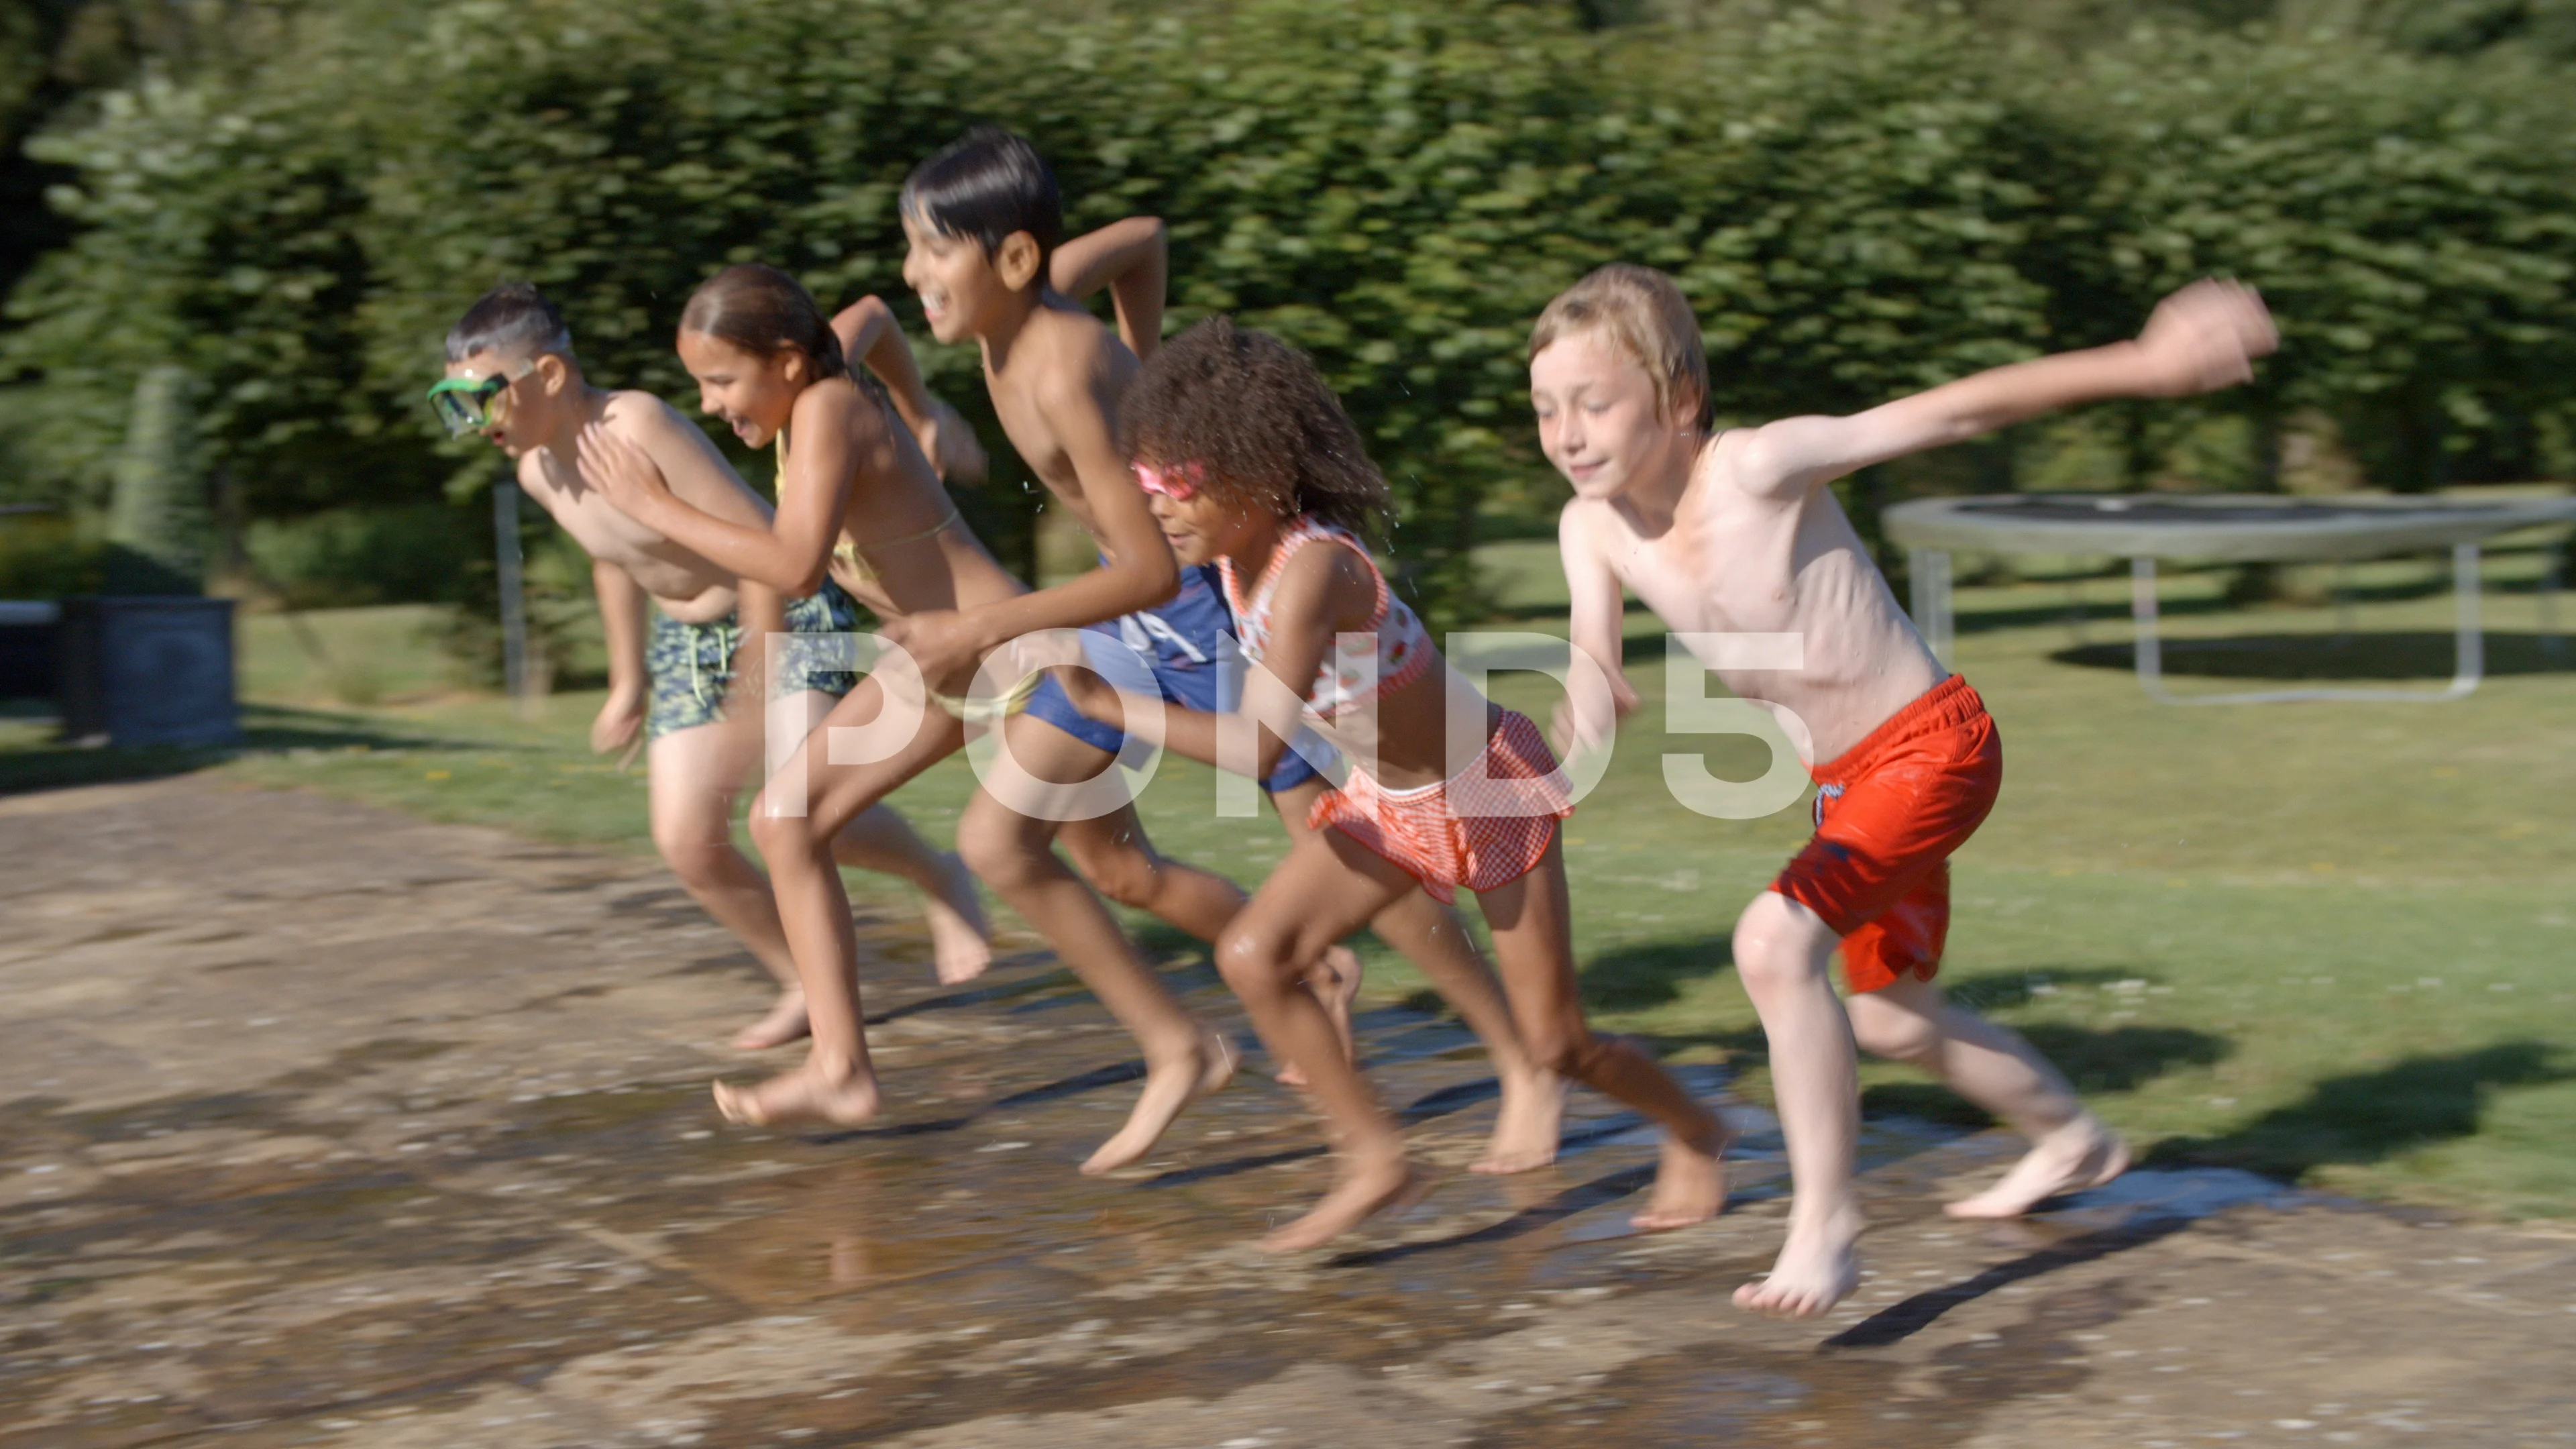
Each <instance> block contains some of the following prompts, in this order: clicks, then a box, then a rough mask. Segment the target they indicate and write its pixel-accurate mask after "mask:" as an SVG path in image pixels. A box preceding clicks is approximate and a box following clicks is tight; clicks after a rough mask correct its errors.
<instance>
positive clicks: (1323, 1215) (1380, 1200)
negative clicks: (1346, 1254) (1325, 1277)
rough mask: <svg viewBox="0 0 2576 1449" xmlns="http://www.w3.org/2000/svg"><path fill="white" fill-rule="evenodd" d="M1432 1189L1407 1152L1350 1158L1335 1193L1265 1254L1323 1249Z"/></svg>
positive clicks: (1272, 1237)
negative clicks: (1326, 1245)
mask: <svg viewBox="0 0 2576 1449" xmlns="http://www.w3.org/2000/svg"><path fill="white" fill-rule="evenodd" d="M1430 1187H1431V1178H1430V1177H1429V1175H1428V1174H1425V1173H1424V1172H1422V1171H1421V1170H1420V1169H1419V1168H1416V1167H1415V1166H1414V1165H1413V1164H1412V1163H1411V1162H1410V1161H1407V1160H1406V1158H1405V1156H1404V1153H1403V1151H1402V1149H1400V1148H1399V1149H1398V1150H1397V1151H1396V1153H1395V1155H1394V1156H1392V1157H1383V1158H1369V1159H1359V1158H1346V1159H1344V1161H1343V1164H1342V1171H1341V1174H1340V1176H1339V1177H1338V1178H1336V1179H1335V1181H1334V1183H1333V1190H1332V1191H1331V1192H1328V1193H1326V1194H1324V1199H1323V1201H1321V1202H1319V1203H1316V1204H1315V1205H1314V1207H1312V1208H1311V1209H1309V1210H1308V1211H1307V1213H1306V1215H1305V1216H1304V1217H1302V1218H1299V1219H1298V1220H1297V1221H1295V1222H1293V1223H1290V1224H1289V1225H1288V1226H1286V1227H1284V1228H1281V1229H1279V1230H1277V1231H1276V1232H1273V1233H1271V1234H1269V1235H1268V1236H1266V1237H1264V1238H1263V1239H1262V1240H1261V1247H1262V1250H1263V1251H1265V1252H1271V1253H1294V1252H1297V1251H1299V1250H1301V1249H1305V1248H1320V1247H1322V1246H1323V1245H1324V1244H1326V1243H1329V1242H1331V1241H1332V1240H1333V1239H1335V1238H1338V1237H1340V1236H1341V1235H1342V1234H1344V1233H1347V1232H1349V1231H1350V1230H1351V1229H1353V1228H1356V1227H1358V1226H1359V1225H1360V1224H1362V1223H1364V1222H1367V1221H1368V1220H1369V1219H1370V1218H1373V1217H1375V1216H1377V1215H1378V1214H1379V1213H1382V1212H1385V1211H1388V1210H1389V1209H1391V1208H1397V1207H1401V1206H1403V1205H1405V1204H1407V1203H1410V1202H1413V1201H1415V1200H1416V1199H1418V1198H1420V1197H1421V1196H1422V1194H1423V1193H1424V1192H1426V1191H1428V1190H1429V1189H1430Z"/></svg>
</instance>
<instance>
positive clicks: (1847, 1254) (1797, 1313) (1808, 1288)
mask: <svg viewBox="0 0 2576 1449" xmlns="http://www.w3.org/2000/svg"><path fill="white" fill-rule="evenodd" d="M1860 1229H1861V1218H1860V1213H1859V1212H1858V1211H1857V1210H1856V1209H1846V1210H1845V1211H1843V1212H1842V1213H1839V1214H1837V1215H1835V1216H1834V1217H1832V1218H1829V1219H1828V1220H1827V1221H1826V1222H1825V1223H1824V1224H1822V1225H1821V1226H1808V1225H1806V1224H1802V1223H1797V1222H1792V1223H1791V1224H1790V1225H1789V1241H1788V1242H1787V1243H1785V1244H1783V1245H1782V1246H1781V1248H1780V1257H1779V1259H1778V1260H1777V1261H1775V1262H1774V1263H1772V1265H1771V1271H1770V1273H1769V1274H1767V1275H1765V1276H1764V1277H1762V1278H1759V1279H1757V1280H1755V1281H1753V1282H1751V1283H1747V1284H1745V1285H1744V1286H1743V1287H1741V1288H1738V1289H1736V1290H1735V1306H1736V1307H1738V1308H1741V1309H1743V1310H1744V1311H1745V1312H1747V1313H1759V1314H1762V1315H1764V1316H1765V1317H1770V1318H1813V1317H1815V1316H1816V1315H1817V1314H1819V1313H1822V1312H1825V1311H1826V1310H1827V1309H1830V1308H1832V1307H1833V1306H1834V1305H1835V1304H1837V1303H1840V1302H1842V1301H1843V1300H1844V1299H1845V1298H1848V1297H1850V1296H1851V1291H1852V1290H1853V1289H1854V1288H1857V1287H1859V1286H1860V1254H1859V1253H1858V1252H1857V1251H1855V1250H1854V1246H1853V1245H1854V1244H1856V1243H1858V1242H1859V1241H1860Z"/></svg>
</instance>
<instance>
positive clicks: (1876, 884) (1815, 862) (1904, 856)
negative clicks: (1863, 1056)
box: [1771, 674, 2004, 992]
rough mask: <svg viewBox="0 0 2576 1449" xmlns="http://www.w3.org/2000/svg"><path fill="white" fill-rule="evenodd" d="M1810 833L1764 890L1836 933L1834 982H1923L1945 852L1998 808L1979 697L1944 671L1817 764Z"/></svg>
mask: <svg viewBox="0 0 2576 1449" xmlns="http://www.w3.org/2000/svg"><path fill="white" fill-rule="evenodd" d="M1812 773H1813V774H1814V775H1815V778H1816V785H1817V790H1816V835H1815V838H1814V839H1812V840H1810V841H1808V842H1807V846H1806V848H1805V849H1804V850H1801V851H1799V852H1798V854H1797V855H1796V856H1795V857H1794V858H1793V859H1791V860H1790V862H1789V866H1788V868H1787V869H1786V870H1783V871H1781V872H1780V878H1779V879H1778V880H1775V881H1773V882H1772V883H1771V889H1773V890H1775V891H1778V892H1779V893H1780V894H1782V895H1784V896H1787V897H1788V898H1789V899H1791V900H1793V901H1796V902H1797V903H1798V904H1800V905H1802V906H1805V907H1806V908H1807V909H1809V910H1811V911H1814V912H1815V913H1816V914H1817V915H1819V916H1821V917H1823V918H1824V922H1825V924H1826V925H1828V926H1830V927H1832V928H1833V931H1834V934H1836V935H1838V936H1840V937H1842V938H1843V979H1844V980H1845V981H1846V982H1848V983H1849V984H1850V986H1851V989H1852V990H1854V991H1856V992H1857V991H1878V990H1882V989H1884V988H1886V987H1889V986H1893V985H1895V984H1896V980H1897V978H1898V977H1900V976H1903V975H1905V974H1907V973H1908V972H1911V973H1913V974H1914V975H1915V976H1917V977H1919V978H1921V979H1922V980H1925V981H1929V980H1931V979H1932V974H1933V973H1934V972H1935V971H1937V970H1939V969H1940V965H1941V947H1942V943H1943V942H1944V940H1945V939H1947V937H1948V936H1949V934H1950V853H1951V852H1952V851H1955V850H1957V849H1958V848H1959V847H1960V846H1961V845H1964V844H1966V843H1967V839H1968V837H1969V836H1970V835H1972V834H1974V833H1975V832H1976V829H1977V827H1978V826H1979V825H1981V824H1983V823H1984V822H1985V818H1986V812H1987V811H1989V810H1992V809H1994V808H1995V794H1996V792H1997V791H1998V790H2000V789H2001V788H2002V786H2003V779H2004V749H2003V741H2002V739H2001V738H2000V737H1998V736H1997V735H1996V733H1995V721H1994V717H1993V716H1992V715H1989V714H1987V713H1986V702H1985V701H1984V700H1982V699H1979V698H1977V692H1976V691H1975V690H1973V689H1970V688H1969V687H1968V682H1967V681H1966V680H1964V679H1961V678H1960V677H1959V676H1957V675H1955V674H1954V675H1951V676H1950V677H1949V678H1948V679H1945V680H1943V681H1942V682H1941V683H1939V684H1938V685H1935V686H1934V687H1933V688H1931V689H1930V690H1927V691H1926V692H1924V694H1923V695H1922V696H1921V697H1919V698H1917V699H1916V700H1915V701H1914V702H1913V703H1911V704H1909V705H1907V706H1905V708H1903V709H1900V710H1898V711H1897V712H1896V713H1895V714H1893V715H1891V716H1889V717H1888V720H1887V722H1886V723H1885V724H1882V725H1880V726H1879V727H1878V728H1877V729H1874V730H1872V731H1870V733H1869V737H1868V738H1867V739H1864V740H1862V741H1861V742H1860V743H1859V744H1857V745H1854V746H1852V747H1851V748H1850V749H1849V750H1846V751H1844V752H1843V754H1842V756H1841V757H1840V758H1839V759H1836V760H1833V761H1832V762H1830V763H1828V764H1823V765H1819V766H1817V767H1816V768H1815V770H1814V771H1813V772H1812Z"/></svg>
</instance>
